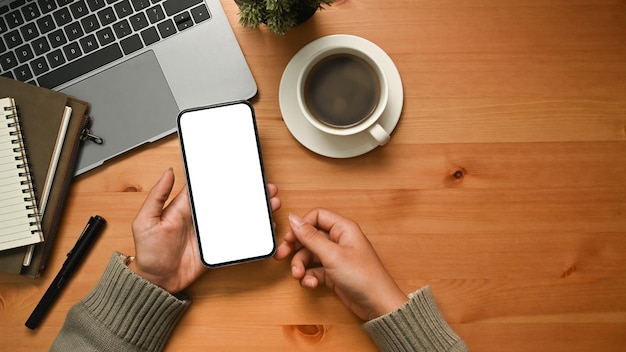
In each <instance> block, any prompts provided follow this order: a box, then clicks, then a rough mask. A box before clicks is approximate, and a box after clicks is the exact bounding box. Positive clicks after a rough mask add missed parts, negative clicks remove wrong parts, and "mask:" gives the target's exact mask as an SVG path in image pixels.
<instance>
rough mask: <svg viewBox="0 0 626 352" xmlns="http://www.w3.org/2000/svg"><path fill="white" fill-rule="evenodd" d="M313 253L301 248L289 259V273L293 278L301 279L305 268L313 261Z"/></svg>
mask: <svg viewBox="0 0 626 352" xmlns="http://www.w3.org/2000/svg"><path fill="white" fill-rule="evenodd" d="M314 259H315V254H314V253H313V252H311V251H310V250H308V249H306V248H302V249H301V250H299V251H297V252H296V254H294V256H293V258H292V259H291V275H292V276H293V277H294V279H302V277H304V274H305V272H306V270H307V269H306V268H307V267H308V266H310V265H311V264H313V263H314Z"/></svg>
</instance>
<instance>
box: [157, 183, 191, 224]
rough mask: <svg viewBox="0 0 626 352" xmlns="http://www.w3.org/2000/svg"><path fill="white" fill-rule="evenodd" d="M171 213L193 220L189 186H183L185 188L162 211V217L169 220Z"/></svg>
mask: <svg viewBox="0 0 626 352" xmlns="http://www.w3.org/2000/svg"><path fill="white" fill-rule="evenodd" d="M170 213H175V214H179V217H181V218H184V219H187V218H189V220H191V205H190V203H189V191H188V188H187V186H186V185H185V186H183V188H182V189H181V190H180V191H179V192H178V194H177V195H176V197H174V199H172V201H171V202H170V204H168V206H167V207H166V208H165V209H164V210H163V211H162V213H161V217H162V218H167V217H169V216H170Z"/></svg>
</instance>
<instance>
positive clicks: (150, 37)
mask: <svg viewBox="0 0 626 352" xmlns="http://www.w3.org/2000/svg"><path fill="white" fill-rule="evenodd" d="M141 38H143V42H144V43H146V45H151V44H154V43H156V42H158V41H159V39H161V38H159V33H158V32H157V30H156V28H154V27H149V28H147V29H145V30H143V31H142V32H141Z"/></svg>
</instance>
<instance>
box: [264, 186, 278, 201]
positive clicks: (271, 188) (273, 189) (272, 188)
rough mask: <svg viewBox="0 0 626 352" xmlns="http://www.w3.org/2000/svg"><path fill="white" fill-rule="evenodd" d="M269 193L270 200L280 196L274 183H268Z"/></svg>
mask: <svg viewBox="0 0 626 352" xmlns="http://www.w3.org/2000/svg"><path fill="white" fill-rule="evenodd" d="M267 192H268V193H269V195H270V198H273V197H276V195H277V194H278V186H276V185H275V184H273V183H268V184H267Z"/></svg>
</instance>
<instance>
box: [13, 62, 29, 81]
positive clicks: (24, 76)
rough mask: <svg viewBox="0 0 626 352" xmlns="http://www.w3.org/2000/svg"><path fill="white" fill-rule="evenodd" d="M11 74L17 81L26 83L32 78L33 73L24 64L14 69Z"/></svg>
mask: <svg viewBox="0 0 626 352" xmlns="http://www.w3.org/2000/svg"><path fill="white" fill-rule="evenodd" d="M13 74H15V79H17V80H18V81H22V82H26V81H28V80H29V79H32V78H33V73H32V71H31V70H30V67H29V66H28V64H24V65H22V66H20V67H18V68H16V69H15V70H13Z"/></svg>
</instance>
